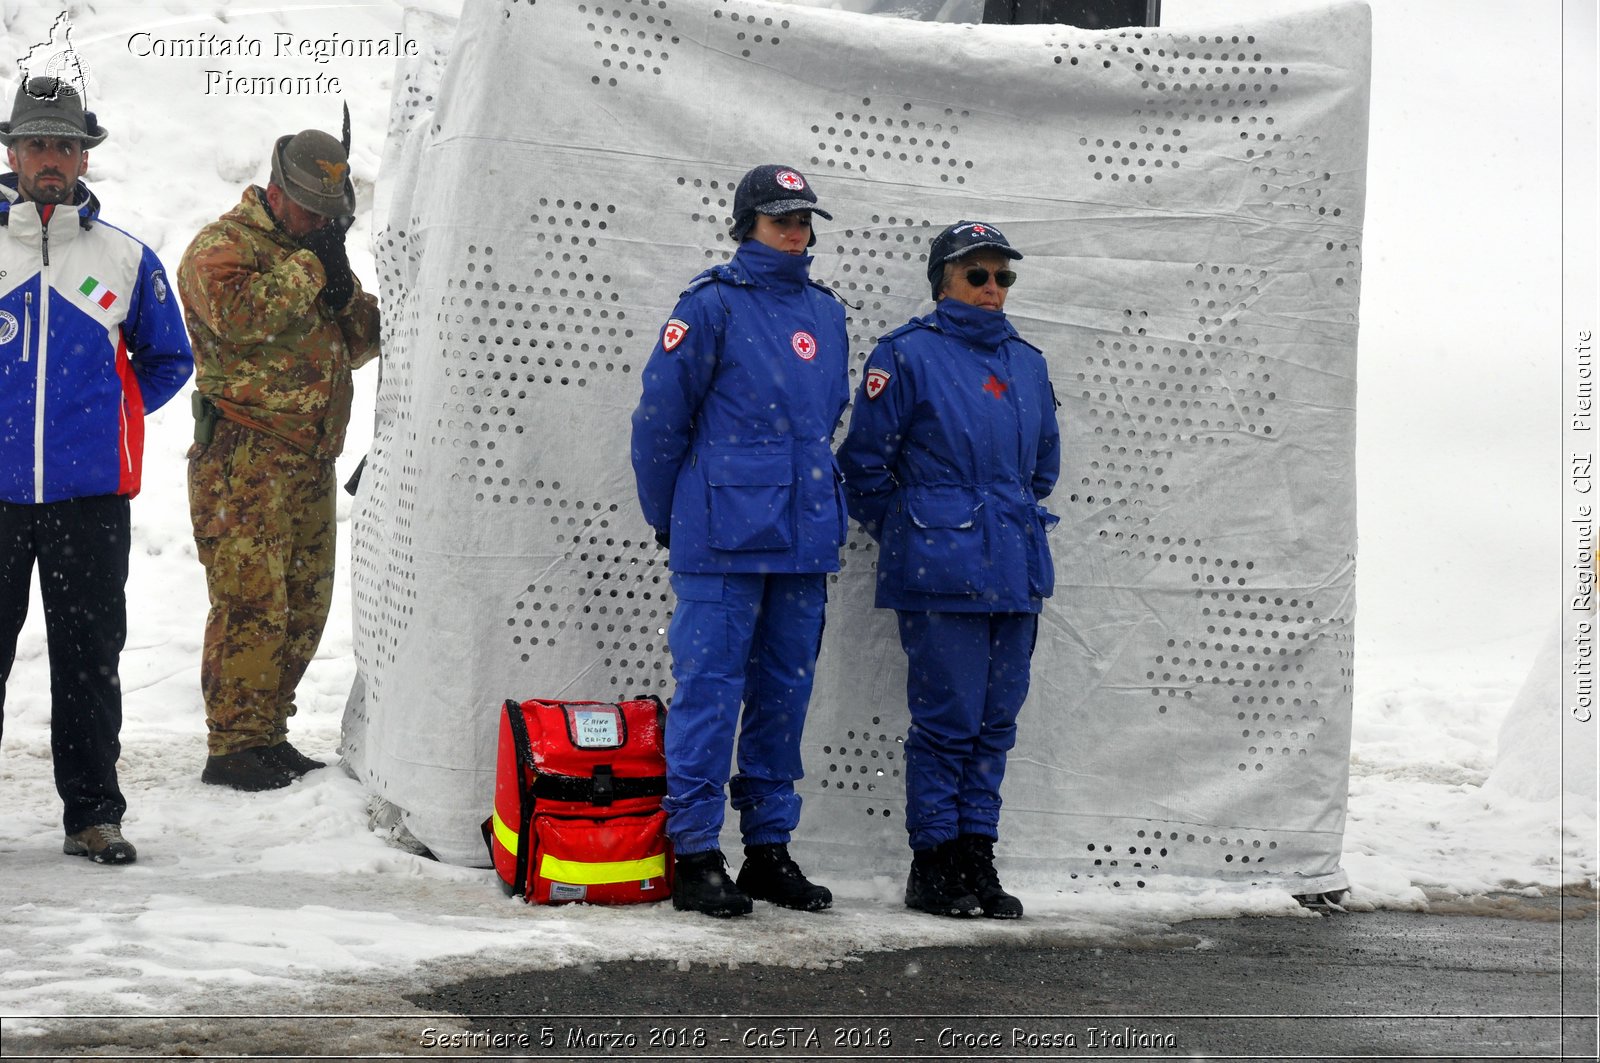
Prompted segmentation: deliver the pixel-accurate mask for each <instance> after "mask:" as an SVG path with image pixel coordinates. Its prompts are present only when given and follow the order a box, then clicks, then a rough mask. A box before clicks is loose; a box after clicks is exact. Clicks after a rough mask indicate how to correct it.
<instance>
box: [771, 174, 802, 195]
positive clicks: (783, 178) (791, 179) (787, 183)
mask: <svg viewBox="0 0 1600 1063" xmlns="http://www.w3.org/2000/svg"><path fill="white" fill-rule="evenodd" d="M772 179H773V180H774V181H776V182H778V183H779V184H780V185H782V186H783V187H785V188H787V189H788V190H789V191H791V192H798V191H800V190H801V189H802V188H804V187H805V186H806V179H805V178H804V177H801V176H800V175H799V174H797V173H795V172H794V171H793V170H779V171H778V172H777V173H775V174H773V175H772Z"/></svg>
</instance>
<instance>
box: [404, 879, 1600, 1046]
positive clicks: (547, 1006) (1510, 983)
mask: <svg viewBox="0 0 1600 1063" xmlns="http://www.w3.org/2000/svg"><path fill="white" fill-rule="evenodd" d="M1595 911H1596V905H1595V903H1594V899H1593V897H1590V896H1569V897H1564V898H1563V897H1550V898H1539V899H1533V900H1528V899H1524V898H1505V897H1502V898H1481V899H1478V900H1477V901H1472V902H1461V903H1460V904H1458V905H1456V906H1455V907H1454V908H1453V909H1451V908H1449V907H1448V906H1439V905H1436V906H1435V911H1434V912H1433V913H1430V914H1425V915H1424V914H1416V913H1400V912H1375V913H1365V914H1350V913H1339V912H1335V913H1331V914H1330V915H1328V916H1327V917H1325V918H1323V919H1320V920H1316V921H1306V920H1298V919H1296V920H1290V919H1231V920H1215V921H1197V922H1192V923H1184V924H1181V925H1179V926H1177V927H1175V928H1174V930H1175V931H1176V933H1174V934H1171V935H1167V936H1163V937H1161V938H1158V939H1153V940H1152V941H1150V942H1149V943H1147V944H1142V945H1136V946H1134V947H1120V948H1093V949H1085V948H1081V947H1080V948H1071V947H1039V948H975V949H973V948H933V949H918V950H913V951H908V952H893V953H877V954H869V955H863V956H861V957H860V958H859V962H853V963H847V964H844V965H843V966H842V967H829V968H827V969H823V970H796V969H792V968H774V967H750V966H742V967H739V968H736V969H732V970H730V969H728V968H725V967H718V968H705V967H694V968H692V969H691V970H688V971H682V970H679V969H678V968H677V967H675V966H673V967H668V968H667V969H665V970H664V969H662V968H663V965H661V964H645V963H608V964H598V965H593V966H589V967H584V968H581V969H568V970H561V971H536V972H528V973H526V974H520V975H515V976H512V977H506V978H492V979H475V980H471V981H466V982H461V983H458V984H455V985H450V986H444V987H441V988H440V989H438V990H436V991H434V992H431V993H428V994H426V995H421V996H413V997H411V998H410V999H411V1000H412V1001H413V1002H414V1003H415V1004H416V1005H417V1006H418V1007H419V1008H421V1009H423V1010H425V1011H428V1012H438V1013H454V1014H457V1015H461V1016H465V1017H466V1021H465V1027H466V1029H467V1030H469V1031H471V1032H472V1034H473V1035H474V1036H476V1037H478V1038H480V1039H483V1040H480V1042H479V1044H480V1046H481V1047H482V1048H483V1049H484V1050H486V1051H490V1052H493V1051H502V1052H511V1053H521V1054H524V1055H527V1056H530V1057H532V1058H537V1059H545V1060H558V1059H560V1060H565V1059H594V1058H614V1059H615V1058H633V1059H665V1058H695V1059H739V1060H766V1059H802V1058H812V1059H815V1058H853V1059H953V1058H959V1059H1084V1058H1115V1059H1127V1058H1146V1059H1150V1058H1174V1057H1176V1058H1192V1057H1201V1058H1212V1059H1217V1058H1226V1059H1242V1058H1250V1059H1265V1058H1288V1057H1296V1058H1307V1057H1309V1058H1314V1059H1391V1058H1413V1059H1414V1058H1418V1057H1426V1058H1430V1059H1461V1060H1468V1059H1474V1060H1475V1059H1503V1058H1507V1057H1515V1058H1525V1059H1534V1058H1575V1059H1594V1058H1595V1052H1596V1042H1595V1018H1594V1016H1595V1011H1596V992H1597V989H1596V931H1597V925H1596V924H1597V920H1596V918H1595ZM1564 1015H1565V1016H1582V1017H1579V1018H1563V1016H1564ZM618 1016H622V1017H618ZM496 1037H498V1038H499V1046H498V1048H497V1047H496V1046H495V1045H494V1043H493V1040H492V1039H493V1038H496ZM466 1047H467V1045H466V1044H465V1043H463V1044H462V1048H466Z"/></svg>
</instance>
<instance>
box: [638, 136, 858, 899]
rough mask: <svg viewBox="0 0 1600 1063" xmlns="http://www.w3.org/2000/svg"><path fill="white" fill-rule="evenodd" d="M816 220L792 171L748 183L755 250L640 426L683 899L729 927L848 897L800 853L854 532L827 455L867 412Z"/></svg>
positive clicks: (712, 275)
mask: <svg viewBox="0 0 1600 1063" xmlns="http://www.w3.org/2000/svg"><path fill="white" fill-rule="evenodd" d="M813 214H817V215H821V216H822V217H824V218H831V217H832V215H830V214H828V213H827V212H826V211H823V210H821V209H819V208H818V207H817V196H816V193H815V192H813V191H812V190H811V187H810V186H809V184H808V183H807V182H806V180H805V178H804V177H803V176H801V174H800V173H799V172H798V171H796V170H794V169H793V168H791V167H787V166H776V165H769V166H758V167H756V168H755V169H753V170H751V171H750V172H749V173H747V174H746V175H745V176H744V179H743V180H741V181H740V182H739V187H738V189H737V191H736V192H735V195H734V223H733V229H732V233H733V236H734V238H735V239H737V240H739V241H741V242H740V244H739V249H738V251H737V252H736V253H735V254H734V256H733V260H732V261H731V262H729V263H727V264H726V265H721V266H715V267H713V268H711V269H709V270H706V271H705V272H704V273H701V274H700V275H699V276H697V277H696V278H695V279H694V280H693V281H692V282H691V283H690V285H689V288H688V290H687V291H685V292H684V293H683V296H682V297H681V299H680V300H679V302H678V305H677V308H676V309H674V310H673V312H672V317H671V319H670V320H669V321H668V322H667V323H666V325H665V326H664V327H663V328H662V330H661V337H660V339H659V340H658V342H657V343H656V347H655V350H654V352H653V353H652V354H651V356H650V361H649V363H648V364H647V365H646V366H645V370H644V393H643V395H642V397H641V398H640V400H639V406H638V409H636V410H635V411H634V414H633V469H634V475H635V478H636V480H637V483H638V489H639V503H640V506H641V507H642V508H643V510H644V516H645V519H646V520H647V521H648V522H649V523H650V526H651V527H652V528H654V529H655V533H656V541H657V542H658V543H660V544H661V545H663V546H666V547H667V548H668V551H669V556H668V565H669V567H670V569H671V571H672V589H673V592H674V593H675V595H676V596H677V606H676V608H675V609H674V612H673V616H672V623H671V625H670V627H669V628H668V630H667V644H668V647H669V648H670V649H671V651H672V676H673V679H674V680H675V681H676V690H675V692H674V694H673V700H672V711H671V712H669V713H668V714H667V730H666V740H665V741H666V756H667V796H666V800H665V801H664V806H665V808H666V809H667V834H668V836H669V837H670V838H671V839H672V843H673V848H674V851H675V852H676V854H677V855H676V868H675V871H676V875H675V879H676V881H675V883H674V886H673V896H672V899H673V904H674V905H675V906H676V907H678V908H680V909H688V910H693V911H700V912H704V913H706V914H708V915H714V916H734V915H743V914H745V913H747V912H749V911H750V910H751V908H752V903H751V898H752V897H753V898H757V899H764V900H769V901H772V902H773V903H776V904H780V905H783V906H785V907H789V908H796V909H801V910H805V911H816V910H819V909H822V908H827V907H828V906H829V905H830V904H831V903H832V900H833V898H832V895H831V894H830V893H829V891H828V890H827V889H826V888H824V887H822V886H819V885H815V884H813V883H812V882H810V881H808V880H807V879H806V877H805V875H804V874H803V873H802V872H801V871H800V868H799V867H798V866H797V865H796V864H795V862H794V860H792V859H791V858H790V856H789V850H788V842H789V836H790V832H791V831H793V830H794V828H795V826H796V825H797V824H798V822H799V819H800V797H799V795H798V794H796V793H795V787H794V784H795V780H797V779H799V778H800V777H801V774H802V770H801V763H800V736H801V730H802V728H803V725H804V723H805V716H806V707H807V703H808V702H809V701H810V697H811V685H812V676H813V669H814V667H815V665H816V659H817V651H818V649H819V648H820V645H821V641H822V621H823V606H824V603H825V601H826V599H827V573H830V572H836V571H838V568H839V548H840V546H841V545H842V544H843V541H844V536H845V531H846V516H845V506H844V495H843V491H842V489H841V486H840V478H839V473H838V466H837V465H835V464H834V459H833V454H832V451H831V447H830V441H831V437H832V434H833V429H834V426H835V425H836V424H838V422H839V418H840V417H841V416H842V415H843V413H844V408H845V405H846V403H847V402H848V401H849V397H850V384H849V370H848V367H847V359H848V356H849V339H848V336H847V333H846V331H845V315H844V308H843V307H842V306H841V305H840V303H839V301H838V300H837V299H836V298H835V296H834V295H833V293H832V292H831V291H829V290H828V289H827V288H824V287H822V286H820V285H817V284H814V283H812V282H811V280H810V274H809V270H810V265H811V257H810V255H808V254H807V253H806V249H807V248H808V247H809V246H811V245H812V244H813V243H815V242H816V238H815V236H814V235H813V234H812V229H811V218H812V215H813ZM741 701H742V702H743V706H744V707H743V713H742V715H741V712H740V703H741ZM736 729H737V731H738V747H737V753H738V771H737V773H735V774H734V775H733V777H732V779H731V784H730V779H729V761H730V759H731V758H732V757H733V754H734V748H735V746H734V734H735V730H736ZM724 785H728V788H729V790H730V791H731V796H732V803H733V807H734V809H736V810H737V811H738V812H739V815H740V832H741V834H742V836H743V840H744V846H745V861H744V864H743V866H742V867H741V869H740V871H739V877H738V880H737V882H733V881H729V879H728V876H727V873H726V868H727V861H726V860H725V859H724V857H723V855H722V852H721V851H720V848H719V842H718V837H719V835H720V833H721V829H722V821H723V787H724Z"/></svg>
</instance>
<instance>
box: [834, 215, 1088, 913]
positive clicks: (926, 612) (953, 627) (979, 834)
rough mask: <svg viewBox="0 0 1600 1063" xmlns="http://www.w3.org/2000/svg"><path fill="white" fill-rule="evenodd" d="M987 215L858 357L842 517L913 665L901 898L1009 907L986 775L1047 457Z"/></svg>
mask: <svg viewBox="0 0 1600 1063" xmlns="http://www.w3.org/2000/svg"><path fill="white" fill-rule="evenodd" d="M1021 257H1022V255H1021V253H1019V252H1018V251H1016V250H1015V249H1014V248H1012V246H1011V245H1010V243H1009V242H1008V241H1007V240H1006V238H1005V236H1003V235H1002V234H1001V232H1000V230H998V229H996V228H995V227H994V226H992V225H986V224H983V223H981V222H970V221H963V222H957V223H956V224H955V225H952V226H950V227H949V228H947V229H945V230H944V231H943V232H941V233H940V234H939V236H938V237H936V238H935V239H934V241H933V244H932V246H931V248H930V251H929V256H928V280H929V282H930V284H931V286H932V290H933V298H934V301H935V305H934V310H933V313H931V314H928V315H927V316H925V317H919V318H913V319H912V320H911V321H910V322H908V323H907V324H905V325H903V326H901V327H900V328H898V329H896V330H895V331H893V332H891V333H889V334H888V335H887V336H884V337H883V338H882V339H881V340H879V342H878V346H877V347H876V349H874V350H873V352H872V356H871V357H870V358H869V359H868V360H867V366H866V373H865V375H864V376H863V378H862V385H861V390H860V391H859V392H858V393H857V396H856V402H855V408H854V412H853V413H852V415H851V420H850V433H849V436H848V437H847V438H846V440H845V443H844V446H843V447H842V448H841V449H840V451H839V465H840V468H841V469H842V470H843V472H844V477H845V488H846V492H847V495H848V498H849V509H850V514H851V516H853V517H855V518H856V519H857V520H859V521H861V523H862V524H863V525H864V526H865V527H866V529H867V531H868V532H869V533H870V534H871V535H872V536H873V537H874V538H875V539H877V540H878V544H879V549H878V587H877V599H876V603H877V605H878V606H879V607H880V608H886V609H894V610H895V611H896V612H897V614H898V618H899V624H900V642H901V645H902V646H904V647H905V651H906V656H907V659H908V663H909V675H908V678H907V680H906V696H907V700H908V702H909V705H910V710H911V730H910V733H909V734H908V736H907V738H906V747H905V757H906V829H907V830H908V831H909V832H910V841H911V850H912V863H911V873H910V876H909V878H908V879H907V882H906V904H907V905H909V906H910V907H912V908H916V909H919V910H922V911H926V912H933V913H936V914H940V915H974V914H977V912H979V911H982V912H983V914H985V915H988V916H991V917H993V918H997V919H1015V918H1017V917H1019V916H1021V915H1022V903H1021V902H1020V901H1019V900H1018V899H1017V898H1016V897H1014V896H1012V895H1011V894H1009V893H1007V892H1005V890H1004V889H1002V888H1001V885H1000V879H999V876H998V875H997V874H996V872H995V868H994V843H995V841H996V839H997V838H998V837H999V825H1000V781H1001V779H1002V778H1003V777H1004V775H1005V765H1006V753H1007V751H1008V750H1010V749H1011V747H1012V745H1013V744H1015V742H1016V719H1017V712H1018V710H1019V709H1020V708H1021V707H1022V702H1023V699H1024V698H1025V697H1026V696H1027V693H1028V672H1029V666H1030V663H1031V659H1032V656H1033V646H1034V639H1035V637H1036V635H1037V632H1038V620H1039V611H1040V609H1041V607H1042V603H1043V600H1044V599H1045V598H1046V597H1048V596H1049V595H1050V593H1051V591H1052V589H1053V588H1054V583H1055V573H1054V568H1053V566H1052V564H1051V560H1050V548H1049V544H1048V542H1047V541H1046V535H1047V533H1048V532H1049V530H1050V528H1051V527H1052V526H1053V525H1054V524H1055V523H1056V520H1057V518H1056V517H1054V516H1052V515H1051V514H1050V513H1049V512H1047V511H1046V510H1045V509H1044V507H1043V506H1041V505H1040V504H1039V500H1040V499H1042V498H1044V497H1045V496H1046V495H1048V494H1049V493H1050V490H1051V488H1052V487H1054V486H1055V482H1056V476H1057V474H1058V472H1059V471H1060V457H1061V455H1060V449H1061V440H1060V435H1059V431H1058V429H1057V425H1056V404H1055V395H1054V393H1053V392H1052V390H1051V387H1050V377H1049V373H1048V372H1047V369H1046V366H1045V359H1044V356H1043V354H1041V353H1040V351H1039V350H1038V348H1036V347H1034V346H1032V345H1031V344H1029V343H1027V342H1026V341H1024V340H1023V339H1022V338H1021V337H1020V336H1018V335H1017V331H1016V329H1014V328H1013V327H1012V326H1011V323H1010V322H1009V321H1008V320H1007V319H1006V315H1005V302H1006V293H1007V291H1008V290H1009V289H1010V287H1011V285H1012V283H1013V282H1014V281H1015V280H1016V273H1015V272H1013V271H1012V269H1011V264H1012V262H1013V261H1014V260H1016V259H1020V258H1021Z"/></svg>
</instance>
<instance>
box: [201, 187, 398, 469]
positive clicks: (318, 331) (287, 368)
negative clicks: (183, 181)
mask: <svg viewBox="0 0 1600 1063" xmlns="http://www.w3.org/2000/svg"><path fill="white" fill-rule="evenodd" d="M265 197H266V193H265V191H264V190H262V189H260V188H258V187H255V186H252V187H250V188H247V189H245V193H244V198H243V199H242V200H240V202H239V205H238V206H237V207H235V208H233V209H232V210H230V211H229V212H228V213H226V214H224V215H223V216H222V217H221V218H220V219H219V220H217V221H214V222H212V223H211V224H210V225H207V226H206V227H205V228H203V229H201V230H200V232H199V233H197V234H196V235H195V238H194V240H193V242H191V243H190V244H189V248H188V250H187V251H185V252H184V253H183V260H182V261H181V262H180V263H179V264H178V293H179V295H181V296H182V298H183V306H184V320H185V321H186V322H187V324H188V326H189V337H190V340H191V342H192V343H193V344H194V361H195V386H196V387H197V388H198V389H199V390H200V393H201V394H203V395H205V396H206V397H207V398H209V399H210V400H211V401H212V402H214V403H216V405H217V408H218V409H219V410H221V412H222V415H223V416H224V417H227V418H229V419H230V420H234V421H238V422H240V423H241V424H246V425H249V426H251V427H253V428H257V429H260V430H261V431H263V432H268V433H270V434H272V435H274V436H277V437H278V438H280V439H282V440H284V441H285V442H287V443H289V444H290V445H292V446H294V447H296V448H297V449H299V450H303V451H305V452H306V453H307V454H311V455H314V456H316V457H320V458H328V459H332V458H334V457H337V456H338V454H339V452H340V451H341V450H343V449H344V433H345V427H346V426H347V425H348V424H349V422H350V396H351V391H352V384H351V380H350V371H351V370H352V369H355V368H357V367H358V366H362V365H365V364H366V363H367V362H369V361H371V360H372V359H373V358H374V357H376V356H377V353H378V301H377V299H376V298H374V297H373V296H371V295H368V294H367V293H366V292H364V291H362V289H361V284H360V282H359V281H358V282H356V289H355V295H354V296H353V297H352V298H351V300H350V302H349V303H348V304H346V305H345V308H344V309H343V310H341V311H339V312H338V313H334V312H333V311H331V310H329V309H328V308H327V307H326V306H324V305H323V304H322V303H321V302H320V301H318V299H317V296H318V294H319V293H320V292H321V291H322V285H323V283H324V282H325V281H326V279H327V276H326V274H325V273H324V272H323V270H322V263H321V262H319V261H318V260H317V256H316V255H314V254H312V253H311V252H310V251H307V250H304V249H303V248H301V247H300V246H299V245H298V244H296V243H295V242H294V240H293V238H292V237H290V236H289V235H288V234H287V233H284V232H282V231H280V230H279V229H278V227H277V226H276V225H274V224H273V220H272V215H271V214H269V213H268V212H267V208H266V198H265Z"/></svg>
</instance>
